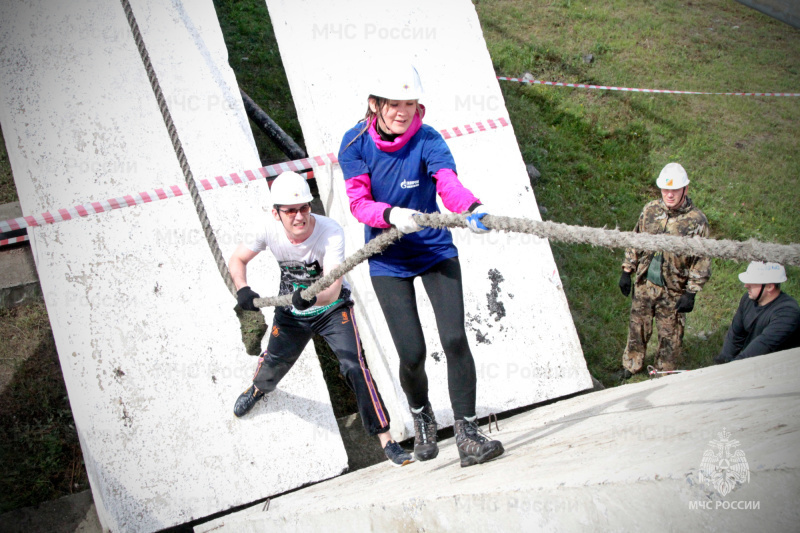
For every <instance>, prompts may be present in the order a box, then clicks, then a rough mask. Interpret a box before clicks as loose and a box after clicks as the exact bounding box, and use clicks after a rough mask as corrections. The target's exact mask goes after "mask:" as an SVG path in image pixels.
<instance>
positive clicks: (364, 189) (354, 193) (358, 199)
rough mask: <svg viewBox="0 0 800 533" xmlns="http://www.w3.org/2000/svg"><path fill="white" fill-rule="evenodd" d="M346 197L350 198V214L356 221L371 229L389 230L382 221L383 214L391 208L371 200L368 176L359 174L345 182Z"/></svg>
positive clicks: (387, 224)
mask: <svg viewBox="0 0 800 533" xmlns="http://www.w3.org/2000/svg"><path fill="white" fill-rule="evenodd" d="M344 185H345V188H346V189H347V197H348V198H350V212H351V213H353V216H354V217H356V220H358V221H359V222H363V223H364V224H366V225H367V226H372V227H373V228H390V227H391V224H389V223H387V222H386V221H385V220H384V219H383V212H384V211H386V210H387V209H388V208H390V207H392V206H390V205H389V204H385V203H383V202H376V201H375V200H374V199H373V198H372V186H371V182H370V178H369V174H359V175H358V176H353V177H352V178H350V179H348V180H345V182H344Z"/></svg>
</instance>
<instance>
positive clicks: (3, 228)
mask: <svg viewBox="0 0 800 533" xmlns="http://www.w3.org/2000/svg"><path fill="white" fill-rule="evenodd" d="M510 125H511V123H510V122H509V120H508V119H507V118H504V117H501V118H498V119H487V120H486V121H485V122H474V123H471V124H465V125H463V126H455V127H452V128H447V129H443V130H440V133H441V134H442V136H443V137H444V138H445V139H452V138H455V137H461V136H463V135H470V134H472V133H479V132H482V131H489V130H493V129H498V128H504V127H506V126H510ZM338 162H339V160H338V159H337V158H336V155H334V154H326V155H324V156H314V157H304V158H302V159H296V160H294V161H286V162H283V163H277V164H275V165H270V166H268V167H260V168H257V169H255V170H245V171H244V172H242V173H238V174H237V173H233V174H229V175H227V176H217V177H215V178H212V179H201V180H198V181H197V186H198V189H199V190H200V191H208V190H211V189H219V188H222V187H227V186H228V185H239V184H241V183H247V182H249V181H255V180H257V179H261V178H269V177H274V176H277V175H279V174H280V173H282V172H285V171H287V170H292V171H295V172H303V171H306V170H310V169H313V168H315V167H320V166H324V165H328V164H333V163H338ZM188 192H189V189H188V188H187V186H186V184H185V183H183V184H181V185H171V186H169V187H165V188H159V189H153V190H151V191H145V192H140V193H136V194H128V195H125V196H120V197H117V198H110V199H108V200H103V201H100V202H90V203H88V204H83V205H76V206H75V207H68V208H66V209H59V210H58V211H56V212H53V213H51V212H50V211H46V212H44V213H41V214H38V215H29V216H26V217H19V218H12V219H10V220H0V233H6V232H9V231H14V230H20V229H23V228H27V227H31V226H44V225H46V224H55V223H56V222H64V221H65V220H71V219H73V218H80V217H86V216H89V215H94V214H98V213H105V212H107V211H113V210H114V209H121V208H123V207H132V206H134V205H142V204H146V203H150V202H155V201H158V200H166V199H167V198H174V197H176V196H183V195H184V194H188ZM15 239H16V240H15ZM23 240H28V237H27V235H26V236H25V237H24V238H22V237H14V238H11V239H6V240H0V246H3V245H6V244H14V243H16V242H22V241H23Z"/></svg>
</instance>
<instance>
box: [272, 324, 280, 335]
mask: <svg viewBox="0 0 800 533" xmlns="http://www.w3.org/2000/svg"><path fill="white" fill-rule="evenodd" d="M278 333H279V332H278V326H272V336H273V337H277V336H278Z"/></svg>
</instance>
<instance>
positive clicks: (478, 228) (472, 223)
mask: <svg viewBox="0 0 800 533" xmlns="http://www.w3.org/2000/svg"><path fill="white" fill-rule="evenodd" d="M488 214H489V212H488V211H486V206H484V205H479V206H478V207H476V208H475V210H474V211H473V212H472V214H471V215H469V216H468V217H467V226H468V227H469V230H470V231H471V232H472V233H489V231H490V230H489V228H487V227H486V226H484V225H483V222H481V219H482V218H483V217H485V216H486V215H488Z"/></svg>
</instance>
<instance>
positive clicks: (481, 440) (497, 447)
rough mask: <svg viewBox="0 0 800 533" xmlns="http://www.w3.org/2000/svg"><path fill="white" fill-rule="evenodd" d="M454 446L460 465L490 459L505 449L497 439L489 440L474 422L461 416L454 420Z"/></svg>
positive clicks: (476, 463)
mask: <svg viewBox="0 0 800 533" xmlns="http://www.w3.org/2000/svg"><path fill="white" fill-rule="evenodd" d="M455 432H456V447H457V448H458V455H459V456H460V457H461V466H462V467H463V466H472V465H479V464H481V463H485V462H486V461H491V460H492V459H494V458H496V457H499V456H500V455H502V454H503V452H504V451H505V450H504V449H503V445H502V444H501V443H500V441H498V440H489V439H487V438H486V437H485V436H484V435H482V432H481V430H480V429H478V425H477V424H476V423H475V422H468V421H466V420H464V419H463V418H462V419H461V420H456V427H455Z"/></svg>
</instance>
